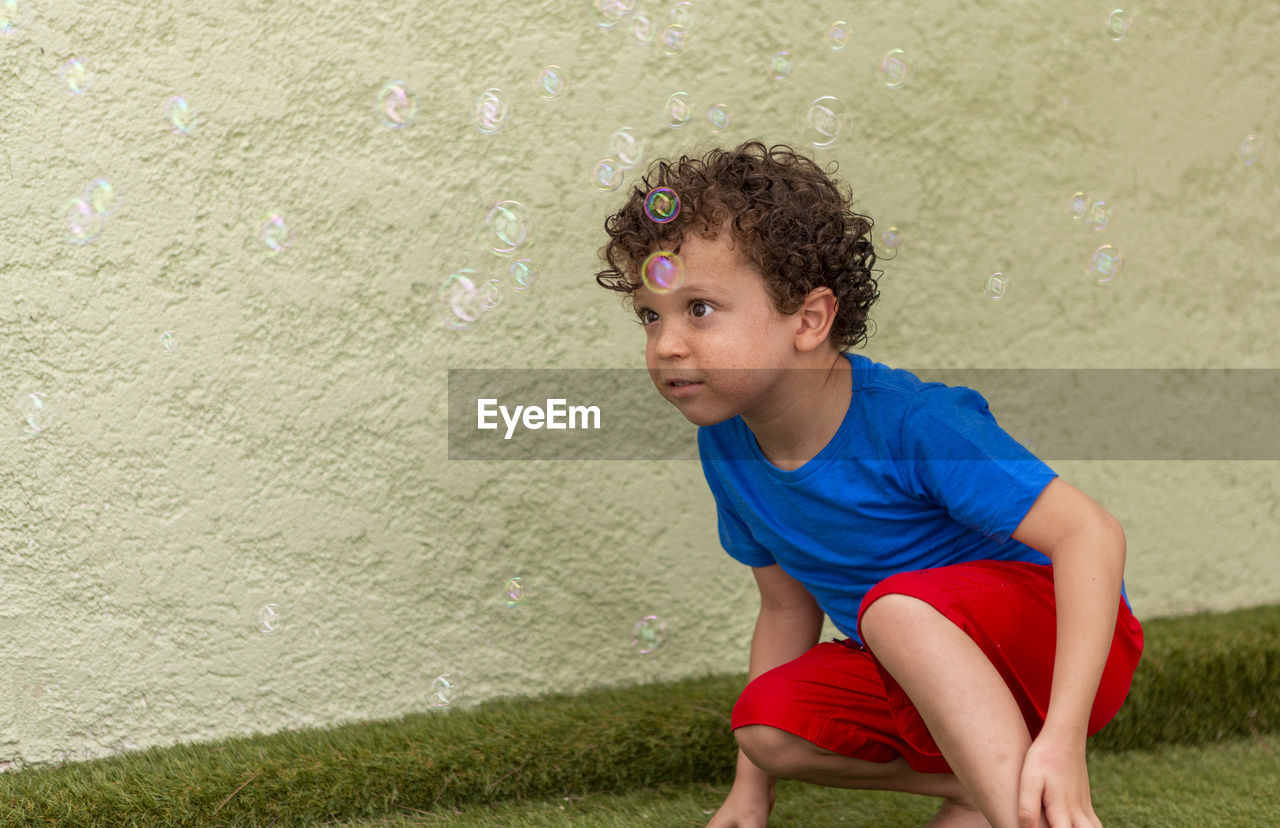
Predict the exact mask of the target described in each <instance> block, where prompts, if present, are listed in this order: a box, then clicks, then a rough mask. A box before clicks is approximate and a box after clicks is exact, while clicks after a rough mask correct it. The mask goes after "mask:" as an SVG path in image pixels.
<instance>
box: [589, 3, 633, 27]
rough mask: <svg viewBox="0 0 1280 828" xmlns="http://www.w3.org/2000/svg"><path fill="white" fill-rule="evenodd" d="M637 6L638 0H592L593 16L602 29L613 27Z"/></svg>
mask: <svg viewBox="0 0 1280 828" xmlns="http://www.w3.org/2000/svg"><path fill="white" fill-rule="evenodd" d="M635 7H636V0H591V11H592V16H593V18H594V19H595V21H596V25H597V26H599V27H600V28H602V29H612V28H613V27H614V26H616V25H618V23H619V22H620V21H622V20H623V19H624V18H625V17H626V16H627V15H629V14H631V12H632V11H634V10H635Z"/></svg>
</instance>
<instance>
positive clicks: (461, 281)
mask: <svg viewBox="0 0 1280 828" xmlns="http://www.w3.org/2000/svg"><path fill="white" fill-rule="evenodd" d="M436 299H437V301H438V303H439V304H438V312H439V314H440V319H441V323H442V324H443V325H444V326H445V327H449V328H453V329H454V330H465V329H467V328H470V327H471V326H472V325H474V324H475V323H476V322H477V321H478V320H479V319H480V317H481V316H482V315H483V314H484V298H483V296H482V295H481V293H480V289H479V288H478V287H476V271H474V270H472V269H471V268H469V267H464V268H462V269H461V270H455V271H454V272H453V273H450V274H449V275H448V276H446V277H444V280H443V281H442V282H441V283H440V288H439V289H438V290H437V291H436Z"/></svg>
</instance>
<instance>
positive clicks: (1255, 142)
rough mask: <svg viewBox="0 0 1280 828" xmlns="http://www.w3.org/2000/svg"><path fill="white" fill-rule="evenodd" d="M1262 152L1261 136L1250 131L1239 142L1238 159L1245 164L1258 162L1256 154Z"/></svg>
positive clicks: (1249, 164) (1250, 164)
mask: <svg viewBox="0 0 1280 828" xmlns="http://www.w3.org/2000/svg"><path fill="white" fill-rule="evenodd" d="M1261 152H1262V138H1260V137H1259V136H1257V135H1253V134H1252V133H1250V134H1249V135H1246V136H1244V140H1243V141H1241V142H1240V160H1241V161H1243V162H1244V164H1245V166H1252V165H1253V164H1256V163H1258V155H1259V154H1260V153H1261Z"/></svg>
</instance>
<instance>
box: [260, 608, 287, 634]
mask: <svg viewBox="0 0 1280 828" xmlns="http://www.w3.org/2000/svg"><path fill="white" fill-rule="evenodd" d="M282 624H283V622H282V619H281V618H280V608H279V607H278V606H276V605H275V604H267V605H265V606H264V607H262V609H260V610H258V631H259V632H261V633H262V634H263V635H275V634H276V633H277V632H279V631H280V628H281V626H282Z"/></svg>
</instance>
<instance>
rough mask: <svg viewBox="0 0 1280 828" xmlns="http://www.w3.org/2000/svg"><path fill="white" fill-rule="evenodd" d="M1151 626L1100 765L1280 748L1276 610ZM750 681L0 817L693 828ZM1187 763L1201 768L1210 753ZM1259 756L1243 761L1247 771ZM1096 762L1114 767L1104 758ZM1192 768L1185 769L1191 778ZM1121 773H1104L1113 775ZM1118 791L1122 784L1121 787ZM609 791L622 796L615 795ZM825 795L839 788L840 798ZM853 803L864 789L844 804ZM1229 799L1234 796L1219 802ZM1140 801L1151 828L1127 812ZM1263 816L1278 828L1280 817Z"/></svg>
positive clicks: (138, 778)
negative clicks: (1234, 745)
mask: <svg viewBox="0 0 1280 828" xmlns="http://www.w3.org/2000/svg"><path fill="white" fill-rule="evenodd" d="M1145 626H1146V632H1147V635H1146V639H1147V648H1146V652H1145V653H1144V656H1143V661H1142V664H1141V665H1140V666H1139V669H1138V673H1137V675H1136V676H1135V678H1134V686H1133V690H1132V692H1131V694H1130V699H1129V701H1128V702H1127V703H1126V706H1125V708H1124V709H1122V710H1121V712H1120V714H1119V716H1117V718H1116V720H1115V721H1113V722H1112V724H1110V725H1108V727H1107V728H1106V729H1105V730H1104V731H1103V732H1102V733H1100V734H1098V735H1097V736H1095V737H1093V738H1092V739H1091V740H1090V745H1091V750H1092V751H1093V754H1094V756H1095V757H1096V758H1095V759H1094V760H1092V761H1094V762H1097V763H1107V762H1110V761H1111V759H1112V756H1111V755H1112V754H1116V752H1117V751H1135V750H1136V751H1141V752H1142V754H1141V756H1140V755H1138V754H1133V757H1134V758H1133V759H1132V763H1133V764H1136V765H1139V766H1142V764H1143V763H1144V762H1147V763H1154V764H1148V765H1147V767H1150V768H1153V769H1154V770H1152V773H1156V774H1157V775H1160V774H1163V775H1170V774H1174V775H1177V774H1181V773H1182V771H1180V770H1177V768H1175V767H1174V765H1170V766H1169V768H1170V769H1168V770H1160V768H1162V767H1163V766H1162V765H1161V764H1160V763H1161V762H1164V761H1165V760H1166V759H1167V758H1168V757H1175V758H1176V757H1189V756H1191V754H1186V753H1179V750H1181V748H1177V747H1174V746H1177V745H1201V746H1205V745H1211V746H1214V747H1204V748H1203V750H1208V751H1212V750H1216V749H1218V748H1217V747H1216V745H1217V744H1218V743H1219V742H1222V743H1226V742H1231V741H1238V740H1241V739H1253V740H1254V741H1253V742H1250V743H1249V744H1252V745H1255V747H1256V746H1259V745H1265V748H1266V749H1264V750H1263V753H1264V754H1268V755H1273V754H1270V753H1269V751H1272V750H1274V742H1273V741H1272V742H1268V741H1266V740H1265V739H1264V740H1259V734H1269V733H1272V732H1274V731H1275V730H1277V728H1276V724H1277V722H1280V692H1277V690H1276V688H1277V687H1280V606H1276V607H1259V608H1254V609H1249V610H1240V611H1236V612H1231V613H1224V614H1220V615H1201V616H1196V617H1191V618H1177V619H1155V620H1151V621H1149V622H1148V623H1147V624H1146V625H1145ZM744 659H745V654H744ZM744 679H745V675H728V676H709V677H705V678H698V679H690V680H686V681H680V682H671V683H664V684H652V685H643V686H637V687H630V688H614V689H603V690H595V691H590V692H587V693H582V694H576V695H557V696H548V697H544V698H539V699H500V700H495V701H492V702H488V703H486V704H483V705H481V706H479V707H477V708H474V709H472V710H467V711H450V712H448V713H438V712H432V713H423V714H414V715H410V716H405V717H402V718H400V719H395V720H389V721H375V722H360V723H353V724H346V725H340V726H336V727H333V728H326V729H317V730H307V731H298V732H284V733H277V734H271V735H258V736H252V737H244V738H238V739H230V740H226V741H222V742H216V743H206V744H193V745H179V746H176V747H170V748H154V749H151V750H146V751H134V752H130V753H126V754H121V755H117V756H113V757H110V758H106V759H101V760H97V761H94V762H84V763H75V764H70V765H66V766H64V767H58V768H42V769H29V770H25V771H22V772H19V773H5V774H0V825H23V826H26V825H51V826H52V825H67V826H95V825H102V826H111V828H130V827H131V826H156V825H165V826H196V825H201V826H203V825H255V826H256V825H261V826H279V827H280V828H285V826H310V825H320V824H341V823H343V822H347V823H351V822H353V821H355V820H361V819H363V820H366V824H368V823H367V821H368V820H376V819H381V818H385V817H387V816H396V815H405V814H414V813H417V812H432V813H434V814H435V815H434V816H433V817H431V818H433V819H435V820H436V821H437V822H439V821H440V817H439V815H440V814H442V813H446V814H447V813H453V812H455V811H457V812H461V813H462V816H459V817H458V819H470V818H471V815H473V814H482V815H484V818H486V819H488V818H490V815H489V812H488V811H486V810H485V809H484V808H483V807H482V806H487V805H495V806H497V807H496V810H494V811H492V814H501V813H502V812H503V809H508V808H510V809H513V810H512V811H511V812H510V813H511V817H512V818H513V819H517V820H520V819H526V817H527V815H528V814H530V813H534V812H535V809H537V808H542V807H553V808H554V810H555V811H556V812H559V806H560V805H562V804H563V805H565V806H566V807H565V812H564V813H566V814H571V815H581V814H584V813H587V812H588V811H590V810H591V809H595V810H597V811H599V812H600V813H602V814H603V817H602V818H603V819H605V820H609V819H613V820H614V821H613V822H609V821H604V822H598V823H590V822H584V823H558V822H550V821H547V822H542V821H539V820H542V819H543V816H541V815H539V816H536V817H533V820H534V821H533V822H529V821H524V822H520V821H516V822H510V821H508V822H474V823H468V822H465V821H464V822H457V823H456V824H459V825H467V824H476V825H517V824H519V825H527V824H535V825H541V824H588V825H589V824H601V825H615V824H628V825H635V824H645V822H646V820H643V819H638V817H637V813H636V812H635V811H634V809H635V808H640V809H642V812H643V809H648V808H652V809H653V810H654V813H655V814H657V813H659V812H661V813H662V814H663V816H662V817H658V816H654V817H653V819H654V820H658V821H656V822H651V823H650V824H671V825H682V824H687V823H686V822H682V821H680V820H687V819H692V818H695V817H701V816H702V814H701V811H702V810H705V809H707V808H711V807H714V806H715V805H717V804H718V802H719V797H720V796H721V793H722V791H723V789H724V787H725V786H727V784H728V783H729V782H730V781H731V779H732V774H733V761H734V756H735V753H736V746H735V745H734V742H733V739H732V736H731V735H730V733H729V729H728V714H729V711H730V710H731V708H732V705H733V701H734V699H735V698H736V697H737V694H738V692H739V691H740V690H741V687H742V684H743V681H744ZM1221 749H1222V750H1228V748H1226V747H1224V748H1221ZM1250 755H1252V754H1250ZM1143 757H1147V758H1143ZM1256 758H1257V759H1258V760H1259V761H1260V762H1261V763H1262V765H1259V767H1263V768H1264V769H1265V767H1270V769H1271V775H1272V779H1273V781H1272V782H1271V783H1269V787H1270V788H1271V789H1272V790H1275V789H1280V784H1276V783H1275V782H1276V780H1275V776H1276V774H1275V772H1274V771H1275V766H1274V764H1271V765H1269V766H1268V765H1266V761H1267V757H1265V756H1261V755H1259V756H1258V757H1256ZM1170 761H1173V760H1170ZM1177 761H1179V762H1180V761H1183V760H1177ZM1185 761H1186V762H1187V763H1190V765H1194V764H1195V762H1196V761H1198V760H1194V759H1191V758H1186V759H1185ZM1222 761H1223V762H1226V760H1225V759H1224V760H1222ZM1241 761H1242V762H1243V761H1244V759H1241ZM1252 761H1253V760H1252V759H1250V760H1249V762H1248V763H1246V764H1248V765H1249V767H1250V768H1253V767H1254V766H1253V765H1252V764H1249V763H1251V762H1252ZM1175 764H1176V762H1175ZM1190 765H1188V766H1189V767H1190ZM1095 767H1097V768H1099V769H1100V771H1099V772H1102V770H1101V769H1103V768H1104V765H1103V764H1097V765H1095ZM1107 767H1109V766H1107ZM1177 767H1179V768H1180V767H1182V765H1177ZM1202 772H1203V771H1202ZM1213 772H1214V773H1216V774H1218V776H1220V777H1222V778H1223V779H1229V781H1230V782H1231V785H1222V786H1216V787H1213V790H1210V791H1207V792H1204V793H1203V794H1202V795H1201V798H1200V799H1198V800H1196V801H1197V802H1200V803H1202V804H1204V806H1205V807H1208V808H1212V809H1213V811H1214V813H1215V814H1216V813H1223V814H1229V813H1230V810H1229V809H1230V808H1237V807H1238V808H1242V809H1246V808H1247V807H1251V804H1250V803H1251V800H1249V799H1248V797H1245V796H1244V794H1243V793H1242V792H1240V791H1237V792H1236V793H1235V794H1231V795H1230V796H1228V795H1227V794H1225V793H1223V794H1219V793H1217V791H1233V790H1236V789H1235V787H1233V786H1234V785H1236V783H1238V782H1240V783H1241V784H1244V782H1241V778H1242V777H1243V778H1244V780H1245V782H1247V780H1248V778H1249V775H1250V774H1253V773H1254V772H1255V771H1254V770H1249V771H1243V772H1235V771H1231V770H1230V769H1229V768H1227V767H1226V766H1225V765H1224V766H1219V767H1218V768H1217V770H1215V771H1213ZM1259 772H1260V771H1259ZM1195 773H1196V772H1195V771H1188V774H1189V776H1188V777H1187V779H1188V780H1191V779H1192V778H1193V777H1195ZM1109 774H1110V772H1109V771H1108V772H1106V773H1104V776H1105V777H1106V778H1107V779H1109V778H1110V776H1109ZM1116 778H1118V779H1123V777H1120V776H1117V777H1116ZM1178 778H1181V777H1180V776H1179V777H1178ZM1102 779H1103V776H1099V777H1095V780H1094V781H1095V785H1096V786H1099V797H1100V798H1099V799H1098V800H1097V802H1098V808H1099V811H1100V813H1101V812H1102V811H1103V810H1104V809H1105V807H1107V806H1106V805H1104V804H1103V803H1106V802H1108V801H1109V800H1108V799H1107V797H1108V796H1121V792H1123V791H1128V790H1129V789H1131V788H1133V789H1135V790H1137V789H1140V786H1138V787H1135V786H1137V783H1136V782H1131V781H1128V780H1127V779H1125V780H1123V781H1121V782H1116V783H1111V782H1106V781H1100V780H1102ZM1157 781H1158V780H1157ZM1188 784H1189V782H1188ZM699 786H701V787H699ZM1113 788H1114V791H1115V793H1109V791H1112V790H1113ZM1191 789H1193V790H1194V787H1192V788H1191ZM784 790H787V791H788V793H790V792H791V789H787V788H784ZM797 790H798V789H797ZM1242 790H1243V789H1242ZM645 791H648V792H649V793H644V792H645ZM1160 791H1163V793H1161V792H1160ZM637 792H640V793H637ZM1177 793H1178V792H1177V791H1176V790H1173V789H1172V788H1171V787H1169V786H1168V785H1166V786H1165V787H1163V788H1160V789H1159V790H1157V791H1156V792H1155V793H1152V794H1151V795H1150V796H1151V797H1154V800H1151V801H1147V800H1143V801H1135V802H1121V801H1120V800H1116V806H1117V807H1123V808H1129V809H1130V811H1125V812H1124V814H1125V816H1123V818H1121V817H1117V819H1116V821H1114V822H1113V823H1111V824H1117V825H1129V824H1177V823H1171V822H1167V821H1166V822H1162V823H1158V822H1152V823H1143V822H1141V819H1144V818H1145V817H1142V816H1141V814H1142V813H1147V812H1146V811H1143V810H1142V808H1143V807H1146V806H1144V805H1143V802H1147V805H1148V806H1150V807H1156V806H1158V805H1160V801H1161V800H1160V797H1161V796H1170V795H1173V794H1177ZM604 795H621V796H620V798H618V799H616V800H615V799H612V798H606V797H605V796H604ZM806 796H814V797H817V798H818V799H816V800H814V802H813V803H811V805H810V806H805V805H803V804H798V805H795V806H792V805H788V804H787V803H786V801H783V802H781V803H780V804H779V811H778V812H777V813H778V822H777V824H780V825H785V824H801V823H798V822H792V823H787V822H785V820H786V819H792V817H788V816H786V814H787V813H788V811H787V810H786V809H788V808H791V807H796V808H799V809H800V810H798V811H796V812H795V813H796V816H795V817H794V818H795V819H799V818H801V817H802V816H804V817H806V818H808V817H811V816H812V814H814V813H817V812H822V813H827V812H830V813H833V814H839V815H844V814H845V813H847V814H849V815H850V819H851V821H864V824H877V825H878V824H886V825H888V824H899V823H901V822H902V820H904V819H905V820H906V822H907V823H913V822H915V821H916V820H917V817H918V814H919V811H913V810H910V809H911V808H917V809H918V808H919V807H921V805H920V803H923V807H924V809H925V811H926V814H925V815H926V816H927V812H928V811H930V810H931V809H932V805H931V804H930V801H929V800H925V799H920V800H918V801H917V800H915V799H914V798H911V799H904V798H902V797H894V796H892V795H888V794H885V795H883V796H880V795H871V794H866V793H857V794H846V793H845V792H839V791H834V792H832V791H825V790H823V789H819V788H813V789H804V790H799V792H797V793H795V796H794V797H788V798H794V799H795V800H796V801H797V802H798V803H803V801H804V800H803V797H806ZM828 796H835V797H837V799H835V800H832V801H831V803H832V804H829V805H828V804H826V803H827V802H828V800H827V799H825V797H828ZM847 796H854V797H856V799H840V798H839V797H847ZM1222 796H1227V797H1228V799H1229V800H1230V802H1227V801H1225V800H1224V801H1219V800H1220V799H1221V797H1222ZM566 797H568V798H569V799H568V800H566V799H565V798H566ZM646 797H648V798H646ZM1237 800H1238V801H1237ZM1152 801H1154V802H1155V805H1152ZM1177 801H1181V800H1177ZM538 802H543V803H546V802H550V803H552V805H551V806H544V805H539V804H535V803H538ZM499 803H501V805H499ZM677 803H679V804H677ZM876 803H882V804H883V807H884V808H885V809H887V810H885V812H884V813H885V816H884V821H881V820H880V817H878V816H877V817H874V818H872V817H864V816H856V815H858V814H861V813H863V812H862V811H861V810H847V809H851V808H857V809H865V808H872V807H874V808H879V807H882V805H880V804H876ZM1232 803H1234V804H1232ZM667 805H670V806H672V807H679V808H687V807H693V806H695V805H696V806H697V807H696V809H695V811H694V812H691V813H685V812H684V811H681V812H680V813H682V814H684V816H680V817H678V818H675V819H676V821H674V822H663V821H662V820H668V819H670V818H672V817H671V814H672V813H674V812H669V811H666V810H662V811H659V806H663V807H665V806H667ZM478 807H479V808H480V810H479V811H477V808H478ZM1161 807H1163V806H1161ZM1179 807H1181V806H1179ZM1187 807H1189V808H1190V807H1193V806H1192V805H1188V806H1187ZM615 808H616V809H618V810H616V811H614V810H612V809H615ZM904 809H905V810H904ZM1130 812H1132V814H1136V815H1137V816H1133V817H1132V819H1135V820H1139V821H1136V822H1131V821H1130ZM1242 812H1243V811H1242ZM1150 813H1155V814H1159V813H1163V811H1160V810H1159V808H1157V810H1155V811H1150ZM902 814H905V815H907V816H901V815H902ZM855 817H856V820H855ZM497 818H502V817H497ZM833 818H835V819H837V820H838V816H837V817H833ZM1103 818H1104V820H1106V819H1107V817H1106V816H1105V815H1103ZM424 819H425V817H424ZM1152 819H1156V817H1152ZM637 820H638V821H637ZM894 820H898V822H894ZM355 824H360V823H358V822H357V823H355ZM372 824H379V823H376V822H375V823H372ZM409 824H412V823H409ZM771 824H772V823H771ZM804 824H814V825H816V824H819V823H816V822H811V823H804ZM831 824H835V823H831ZM1187 824H1190V823H1187ZM1198 824H1204V825H1207V824H1214V823H1212V822H1200V823H1198ZM1219 824H1233V823H1230V822H1224V823H1219ZM1234 824H1240V823H1234ZM1245 824H1248V823H1245ZM1252 824H1280V818H1277V819H1272V820H1270V823H1268V822H1267V821H1263V822H1260V823H1259V822H1255V823H1252Z"/></svg>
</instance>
